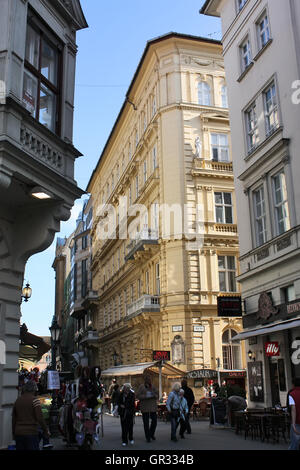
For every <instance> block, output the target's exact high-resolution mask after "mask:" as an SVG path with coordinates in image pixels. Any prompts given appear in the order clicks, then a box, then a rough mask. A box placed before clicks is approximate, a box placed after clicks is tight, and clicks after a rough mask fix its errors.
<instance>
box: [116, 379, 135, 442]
mask: <svg viewBox="0 0 300 470" xmlns="http://www.w3.org/2000/svg"><path fill="white" fill-rule="evenodd" d="M134 405H135V394H134V391H133V390H132V388H131V384H130V383H126V384H124V385H123V387H122V391H121V393H120V396H119V400H118V410H119V415H120V421H121V428H122V445H123V446H127V444H128V440H129V442H130V444H134V440H133V419H134V413H135V406H134Z"/></svg>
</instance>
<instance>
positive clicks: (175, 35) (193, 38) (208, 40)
mask: <svg viewBox="0 0 300 470" xmlns="http://www.w3.org/2000/svg"><path fill="white" fill-rule="evenodd" d="M171 38H175V39H176V38H177V39H187V40H189V41H197V42H204V43H209V44H215V45H219V46H221V45H222V43H221V41H219V40H217V39H211V38H205V37H202V36H192V35H190V34H183V33H176V32H169V33H166V34H164V35H162V36H158V37H156V38H153V39H150V40H149V41H147V44H146V47H145V49H144V52H143V55H142V57H141V59H140V62H139V64H138V66H137V69H136V71H135V73H134V76H133V79H132V80H131V83H130V85H129V88H128V90H127V93H126V96H125V101H124V103H123V106H122V108H121V110H120V112H119V114H118V117H117V119H116V121H115V124H114V126H113V128H112V130H111V132H110V134H109V137H108V139H107V141H106V144H105V146H104V148H103V150H102V153H101V155H100V157H99V160H98V163H97V165H96V167H95V169H94V171H93V173H92V175H91V177H90V180H89V182H88V185H87V187H86V191H87V192H88V190H89V186H90V184H91V182H92V180H93V178H94V175H95V174H96V172H97V169H98V167H99V164H100V161H101V158H102V156H103V155H104V153H105V150H106V148H107V146H108V143H109V141H110V139H111V137H112V135H113V133H114V131H115V129H116V126H117V124H118V122H119V120H120V118H121V116H122V114H123V112H124V110H125V107H126V104H127V102H130V92H131V90H132V88H133V85H134V83H135V81H136V79H137V77H138V74H139V72H140V70H141V68H142V66H143V63H144V60H145V58H146V55H147V53H148V51H149V48H150V47H151V46H152V45H153V44H157V43H159V42H162V41H165V40H167V39H171ZM131 104H132V103H131Z"/></svg>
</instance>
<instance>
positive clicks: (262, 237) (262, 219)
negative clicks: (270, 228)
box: [253, 185, 267, 246]
mask: <svg viewBox="0 0 300 470" xmlns="http://www.w3.org/2000/svg"><path fill="white" fill-rule="evenodd" d="M257 195H259V201H257V197H256V196H257ZM258 207H259V208H260V212H258ZM253 210H254V218H255V238H256V246H261V245H263V244H264V243H266V241H267V216H266V201H265V190H264V186H263V185H262V186H260V187H259V188H257V189H255V190H254V191H253ZM259 223H261V225H262V231H259V230H258V227H259Z"/></svg>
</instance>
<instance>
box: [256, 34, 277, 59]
mask: <svg viewBox="0 0 300 470" xmlns="http://www.w3.org/2000/svg"><path fill="white" fill-rule="evenodd" d="M272 42H273V39H269V41H268V42H267V43H266V44H265V45H264V46H263V47H262V48H261V49H260V51H259V52H258V53H257V54H256V56H255V57H254V59H253V60H254V61H255V62H256V61H257V60H258V59H259V58H260V56H261V55H262V54H263V53H264V52H265V50H266V49H268V47H269V46H270V45H271V44H272Z"/></svg>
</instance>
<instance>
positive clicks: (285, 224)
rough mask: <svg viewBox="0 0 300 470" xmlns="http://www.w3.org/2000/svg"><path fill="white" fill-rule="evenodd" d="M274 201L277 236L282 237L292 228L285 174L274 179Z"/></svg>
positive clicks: (279, 174) (280, 174)
mask: <svg viewBox="0 0 300 470" xmlns="http://www.w3.org/2000/svg"><path fill="white" fill-rule="evenodd" d="M272 184H273V200H274V207H275V224H276V234H277V235H281V234H282V233H284V232H286V231H287V230H289V229H290V228H291V226H290V219H289V207H288V196H287V190H286V181H285V175H284V173H283V172H281V173H278V175H276V176H274V177H273V178H272Z"/></svg>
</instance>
